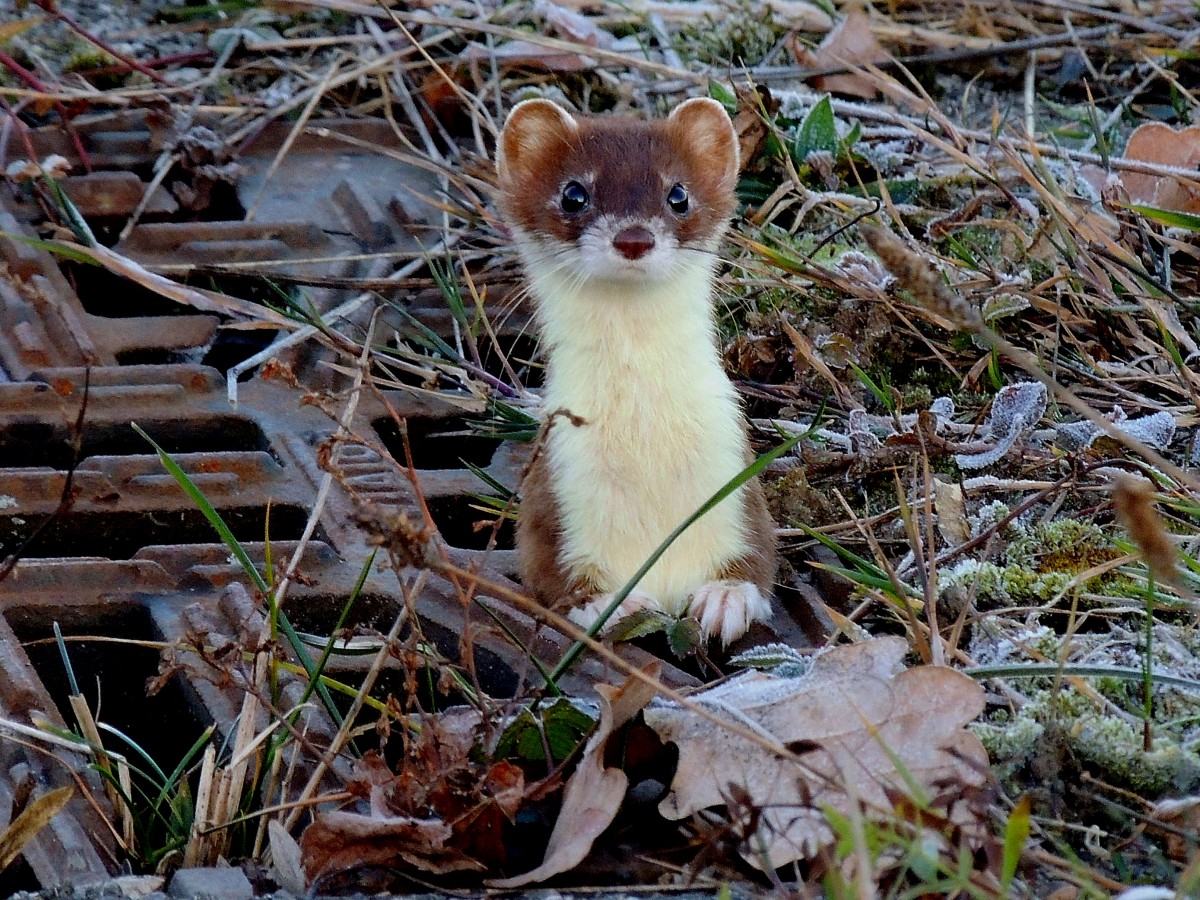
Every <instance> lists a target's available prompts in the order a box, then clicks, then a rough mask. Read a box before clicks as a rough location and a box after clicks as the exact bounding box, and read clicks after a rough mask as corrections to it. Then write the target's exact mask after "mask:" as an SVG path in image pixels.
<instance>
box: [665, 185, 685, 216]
mask: <svg viewBox="0 0 1200 900" xmlns="http://www.w3.org/2000/svg"><path fill="white" fill-rule="evenodd" d="M667 205H668V206H670V207H671V209H673V210H675V212H677V213H679V215H681V216H682V215H683V214H684V213H685V212H687V211H688V192H687V188H685V187H684V186H683V185H682V184H677V185H675V186H674V187H673V188H671V191H670V193H668V194H667Z"/></svg>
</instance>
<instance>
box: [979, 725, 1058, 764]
mask: <svg viewBox="0 0 1200 900" xmlns="http://www.w3.org/2000/svg"><path fill="white" fill-rule="evenodd" d="M1006 718H1007V716H1006ZM969 727H970V729H971V731H972V732H974V734H975V736H976V737H977V738H979V740H980V743H982V744H983V747H984V749H985V750H987V752H988V758H989V759H991V761H992V762H993V763H994V764H1007V765H1010V766H1012V765H1019V764H1021V763H1024V762H1025V761H1026V760H1028V759H1029V758H1030V757H1032V756H1033V754H1034V751H1035V750H1037V748H1038V744H1039V743H1040V741H1041V740H1042V736H1043V735H1044V734H1045V732H1046V728H1045V726H1044V725H1042V724H1041V723H1040V722H1037V721H1035V720H1034V719H1031V718H1029V717H1028V716H1018V717H1017V718H1016V719H1015V720H1010V721H1008V722H975V723H973V724H972V725H970V726H969Z"/></svg>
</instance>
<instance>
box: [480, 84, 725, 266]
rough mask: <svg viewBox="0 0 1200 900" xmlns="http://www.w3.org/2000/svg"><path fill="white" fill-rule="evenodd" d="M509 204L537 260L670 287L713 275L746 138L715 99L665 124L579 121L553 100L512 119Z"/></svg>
mask: <svg viewBox="0 0 1200 900" xmlns="http://www.w3.org/2000/svg"><path fill="white" fill-rule="evenodd" d="M497 169H498V172H499V176H500V209H501V212H502V213H503V214H504V217H505V218H506V219H507V220H508V222H509V224H510V225H511V226H512V228H513V232H514V235H515V238H516V240H517V243H518V246H519V247H520V249H521V251H522V254H523V256H524V257H525V259H526V261H527V263H528V262H534V263H536V264H537V265H538V267H539V268H541V267H543V266H549V267H553V269H554V270H557V271H559V272H561V273H562V274H563V275H565V276H566V277H567V278H568V279H576V280H578V281H579V282H583V281H590V280H593V279H599V280H615V281H623V280H637V281H646V280H670V279H672V278H675V277H678V275H679V274H680V273H681V271H682V270H683V269H684V268H691V267H695V266H703V267H705V268H711V267H712V265H713V262H714V261H715V256H714V254H715V251H716V247H717V244H718V242H719V240H720V238H721V235H722V233H723V232H724V231H725V227H726V225H727V224H728V222H729V217H730V216H731V215H732V214H733V210H734V206H735V199H734V187H735V185H736V183H737V172H738V141H737V135H736V133H735V132H734V130H733V124H732V123H731V122H730V121H729V116H727V115H726V114H725V110H724V109H723V108H722V107H721V105H720V104H719V103H717V102H716V101H715V100H707V99H694V100H688V101H687V102H685V103H683V104H681V105H680V106H678V107H676V108H675V110H674V112H672V113H671V115H670V116H669V117H668V118H666V119H664V120H661V121H652V122H645V121H641V120H638V119H628V118H608V119H594V118H584V117H580V118H576V117H574V116H572V115H571V114H570V113H568V112H567V111H565V110H564V109H562V108H561V107H559V106H557V105H555V104H553V103H551V102H550V101H548V100H526V101H525V102H524V103H519V104H517V106H516V107H514V108H513V111H512V112H511V113H510V114H509V117H508V121H507V122H506V123H505V125H504V132H503V133H502V134H501V135H500V146H499V148H498V152H497Z"/></svg>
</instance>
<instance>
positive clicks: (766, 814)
mask: <svg viewBox="0 0 1200 900" xmlns="http://www.w3.org/2000/svg"><path fill="white" fill-rule="evenodd" d="M905 650H906V644H905V643H904V642H903V641H902V640H899V639H897V638H880V639H877V640H871V641H864V642H863V643H860V644H854V645H851V646H846V647H839V648H836V649H834V650H831V651H829V652H828V653H825V654H822V655H821V656H819V657H817V659H816V660H815V661H814V663H813V666H812V669H811V671H810V672H809V673H808V674H807V675H806V676H804V677H801V678H777V677H774V676H772V675H767V674H764V673H760V672H752V673H747V674H745V675H742V676H740V677H738V678H735V679H733V680H731V681H729V682H726V683H725V684H722V685H719V686H718V687H715V688H712V689H711V690H707V691H704V692H702V693H699V694H695V695H693V696H692V697H691V702H692V703H694V704H696V705H698V706H700V707H702V708H703V709H704V710H706V711H707V712H709V713H711V714H712V716H714V717H716V718H718V719H719V720H723V721H725V722H728V723H729V724H730V725H731V726H733V727H734V728H737V729H738V731H739V732H741V733H735V732H734V731H732V730H730V729H728V728H722V727H718V726H716V725H715V724H714V722H713V721H712V719H710V718H708V717H706V716H702V715H700V714H699V713H698V712H696V711H694V710H692V709H689V708H685V707H683V706H680V705H678V704H674V703H665V702H658V703H655V704H652V705H651V706H650V707H649V708H647V710H646V712H645V720H646V724H647V725H649V726H650V727H651V728H652V729H654V731H655V732H656V733H657V734H658V736H659V737H660V738H661V739H662V740H663V741H670V742H673V743H675V744H676V745H677V746H678V748H679V765H678V768H677V769H676V772H675V778H674V780H673V781H672V783H671V790H670V793H669V794H668V795H667V797H666V798H665V799H664V800H663V801H662V803H661V804H660V805H659V810H660V812H662V814H663V815H664V816H666V817H667V818H670V819H680V818H683V817H685V816H688V815H690V814H691V813H693V812H696V811H697V810H701V809H705V808H708V807H712V806H720V805H723V804H728V803H730V801H731V798H738V797H740V798H745V800H746V801H747V802H748V803H750V804H752V806H753V807H754V808H755V809H756V810H758V811H759V813H760V814H759V815H758V817H757V819H756V821H757V831H756V832H755V833H754V834H753V835H748V836H747V840H746V842H745V844H744V846H743V848H742V855H743V857H744V858H745V859H746V860H747V862H749V863H750V864H752V865H754V866H756V867H757V868H759V869H762V870H768V869H774V868H776V867H778V866H781V865H784V864H786V863H788V862H791V861H793V860H796V859H801V858H809V857H812V856H813V855H814V854H816V853H817V852H818V851H820V850H821V848H823V847H826V846H828V845H829V844H830V843H831V842H832V841H833V833H832V831H831V830H830V828H829V826H828V825H827V824H826V818H825V812H824V810H826V809H832V810H835V811H838V812H841V813H843V814H848V813H850V812H851V810H852V807H854V806H855V805H856V804H857V803H862V804H864V806H865V807H866V808H867V810H868V814H869V813H870V810H872V809H883V810H887V809H890V806H891V803H890V800H889V791H895V790H899V791H904V792H910V791H911V787H910V784H911V785H916V786H918V789H923V790H925V791H926V792H927V793H929V794H932V793H934V788H935V786H942V785H945V784H948V783H957V784H965V785H971V786H977V785H980V784H982V783H983V780H984V772H985V771H986V767H987V764H988V761H987V754H986V753H985V751H984V749H983V745H982V744H981V743H980V742H979V740H978V739H977V738H975V737H974V735H972V734H970V733H969V732H967V731H966V730H964V728H963V726H964V725H966V724H967V723H968V722H970V721H971V720H972V719H974V718H975V717H976V716H978V715H979V714H980V713H981V712H982V711H983V707H984V699H983V690H982V688H980V687H979V685H977V684H976V683H975V682H974V681H972V680H971V679H970V678H968V677H967V676H965V675H963V674H961V673H959V672H955V671H954V670H952V669H948V668H943V667H940V666H920V667H918V668H914V669H903V668H902V663H901V661H902V659H903V657H904V654H905ZM747 732H749V733H753V734H756V735H758V736H760V737H761V738H762V739H763V741H764V742H766V743H769V744H775V745H777V746H780V747H782V746H792V747H795V746H798V742H802V746H803V747H804V748H806V749H804V750H801V751H799V752H800V753H801V755H802V760H801V763H797V762H795V761H793V760H789V759H785V758H783V757H781V756H780V755H778V754H777V753H775V752H772V751H771V750H768V749H767V748H766V747H765V746H763V743H760V742H756V741H752V740H750V739H749V738H748V737H746V736H744V735H745V734H746V733H747ZM808 748H812V749H808ZM897 764H898V765H899V766H901V767H902V768H903V773H901V772H900V771H898V770H897ZM910 780H911V781H910ZM885 815H886V813H885Z"/></svg>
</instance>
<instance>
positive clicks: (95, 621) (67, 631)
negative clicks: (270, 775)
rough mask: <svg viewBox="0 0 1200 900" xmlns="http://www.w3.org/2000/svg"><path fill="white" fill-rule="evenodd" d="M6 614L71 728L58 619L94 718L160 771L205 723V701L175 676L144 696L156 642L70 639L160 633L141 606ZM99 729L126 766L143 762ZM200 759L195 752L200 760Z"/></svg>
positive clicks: (154, 666)
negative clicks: (55, 626)
mask: <svg viewBox="0 0 1200 900" xmlns="http://www.w3.org/2000/svg"><path fill="white" fill-rule="evenodd" d="M4 615H5V618H6V619H7V621H8V623H9V625H11V626H12V629H13V631H14V632H15V633H16V635H17V637H18V638H19V639H20V640H21V642H22V643H23V644H25V652H26V654H27V655H28V656H29V661H30V663H31V664H32V666H33V668H34V670H35V671H36V672H37V673H38V677H39V678H40V679H41V681H42V683H43V684H44V685H45V686H46V689H47V691H49V693H50V696H51V698H52V699H53V700H54V705H55V706H56V707H58V711H59V713H60V714H61V715H62V717H63V719H64V720H65V721H66V722H67V724H68V726H69V727H71V728H76V720H75V715H74V713H73V712H72V710H71V704H70V700H69V699H68V698H69V696H70V693H71V687H70V681H69V679H68V677H67V672H66V669H65V667H64V664H63V659H62V654H61V653H60V650H59V646H58V644H57V642H56V641H55V640H54V631H53V623H54V622H55V621H56V620H57V621H58V624H59V628H60V629H61V631H62V633H63V635H64V637H66V638H68V640H67V641H66V651H67V657H68V659H69V660H70V662H71V669H72V671H73V672H74V674H75V683H76V684H77V685H78V688H79V691H80V693H82V694H83V696H84V697H85V698H87V703H88V707H89V709H91V711H92V713H93V715H95V717H96V719H97V721H99V722H103V723H104V724H107V725H110V726H112V727H113V728H116V729H118V730H119V731H120V732H121V733H122V734H125V735H126V736H128V737H129V738H130V739H131V740H132V741H133V742H134V743H136V744H137V745H138V746H139V747H141V748H142V750H144V751H145V752H146V753H147V754H148V755H149V756H150V758H151V759H153V760H154V762H155V763H156V764H157V765H158V767H159V768H160V769H162V771H163V772H165V773H170V772H172V771H173V770H174V768H175V767H176V765H178V763H179V762H180V760H182V759H183V758H184V756H185V755H186V754H187V751H188V750H189V749H190V748H191V746H192V745H193V744H194V743H195V742H196V740H197V739H198V738H199V737H200V735H201V734H202V733H203V731H204V729H205V728H206V727H207V726H208V725H209V724H210V721H209V719H208V717H207V715H206V714H205V713H203V712H202V709H203V708H202V706H201V705H200V704H199V702H198V701H197V700H196V698H195V697H194V696H193V695H192V694H191V692H190V690H189V689H187V688H185V686H184V684H183V682H182V681H181V679H179V678H172V679H170V680H169V681H168V682H167V683H166V684H165V685H164V686H163V688H162V690H160V691H159V692H158V693H157V694H155V695H154V696H148V695H147V692H146V685H147V681H148V680H149V679H151V678H154V677H156V676H157V675H158V664H159V651H158V649H157V648H155V647H152V646H138V645H135V644H130V643H124V642H122V643H110V642H107V641H75V640H70V638H73V637H81V636H98V637H108V638H121V639H123V640H134V641H140V640H144V641H159V640H162V636H161V635H160V634H158V633H157V631H156V630H155V628H154V625H153V622H152V620H151V617H150V615H149V612H148V611H147V610H146V609H145V608H144V607H142V606H140V605H133V604H123V605H122V606H120V607H119V608H116V609H113V608H112V607H110V608H109V609H108V610H106V611H102V610H98V609H95V608H87V609H85V608H81V607H73V608H70V609H64V608H62V607H57V608H55V607H49V608H45V607H19V608H15V609H10V610H7V611H6V612H5V614H4ZM33 642H38V643H33ZM102 735H103V737H104V740H105V745H106V746H107V747H109V748H110V749H112V750H114V751H116V752H119V753H122V754H124V755H125V756H126V758H127V759H129V762H130V764H131V767H134V768H136V769H143V770H144V769H145V768H146V767H147V763H146V761H145V760H144V759H143V758H141V757H140V756H139V754H138V753H137V752H136V751H133V750H131V748H130V747H128V746H127V745H125V743H124V742H123V741H121V740H120V739H118V738H116V737H114V736H113V735H111V734H109V733H107V732H102ZM218 740H219V739H218ZM198 763H199V759H198V758H197V766H198ZM133 774H134V782H135V795H137V794H138V790H137V787H142V788H143V789H148V788H149V783H148V782H147V781H146V780H144V779H143V778H141V777H140V776H138V775H137V773H136V772H134V773H133Z"/></svg>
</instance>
